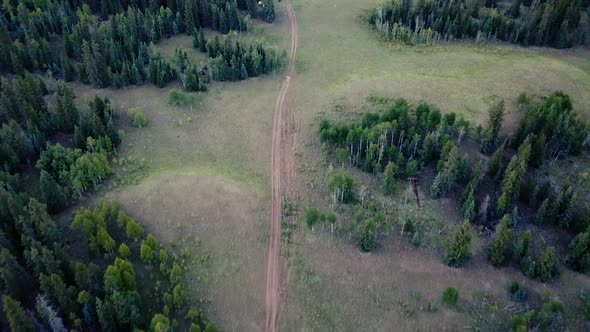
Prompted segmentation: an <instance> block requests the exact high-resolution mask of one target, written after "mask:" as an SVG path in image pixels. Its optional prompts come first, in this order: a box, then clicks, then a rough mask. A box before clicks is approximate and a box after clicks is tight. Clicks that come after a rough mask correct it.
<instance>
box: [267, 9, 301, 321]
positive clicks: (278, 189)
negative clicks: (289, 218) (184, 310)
mask: <svg viewBox="0 0 590 332" xmlns="http://www.w3.org/2000/svg"><path fill="white" fill-rule="evenodd" d="M287 19H288V24H289V30H290V34H291V50H290V52H289V62H288V64H287V68H286V70H285V76H284V78H283V81H282V84H281V90H280V92H279V96H278V97H277V101H276V104H275V108H274V115H273V126H272V149H271V165H272V166H271V183H272V210H271V218H270V219H271V220H270V241H269V248H268V266H267V271H266V329H265V330H266V331H267V332H275V331H277V330H278V328H279V313H280V309H281V296H282V294H281V291H282V289H284V287H282V282H281V262H280V258H281V257H280V256H281V217H282V202H283V197H284V196H286V197H289V196H292V195H293V194H294V185H293V182H294V159H293V152H294V151H293V149H294V141H295V140H294V137H293V134H294V133H293V130H291V128H292V126H293V123H292V122H293V120H294V116H293V107H288V106H287V105H286V104H285V100H286V99H287V95H288V93H289V84H290V82H291V75H292V72H293V65H294V62H295V55H296V52H297V21H296V19H295V12H294V11H293V7H292V0H287ZM291 106H293V105H291ZM290 198H292V197H290Z"/></svg>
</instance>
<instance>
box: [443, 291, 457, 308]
mask: <svg viewBox="0 0 590 332" xmlns="http://www.w3.org/2000/svg"><path fill="white" fill-rule="evenodd" d="M442 300H443V302H444V303H445V304H446V305H448V306H450V307H454V306H456V305H457V302H458V301H459V290H457V288H454V287H449V288H447V289H445V291H444V292H443V295H442Z"/></svg>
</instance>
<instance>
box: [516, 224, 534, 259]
mask: <svg viewBox="0 0 590 332" xmlns="http://www.w3.org/2000/svg"><path fill="white" fill-rule="evenodd" d="M532 239H533V234H532V233H531V231H530V230H528V231H526V232H524V233H523V234H522V236H521V237H520V238H518V241H517V242H516V246H515V247H514V255H513V257H514V259H515V260H516V261H517V262H520V261H521V260H522V259H523V258H525V257H526V256H527V255H528V252H529V247H530V245H531V241H532Z"/></svg>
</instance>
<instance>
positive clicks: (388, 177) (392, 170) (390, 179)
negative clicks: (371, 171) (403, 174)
mask: <svg viewBox="0 0 590 332" xmlns="http://www.w3.org/2000/svg"><path fill="white" fill-rule="evenodd" d="M346 151H348V150H346ZM383 176H384V180H385V181H384V184H383V191H384V192H385V194H386V195H391V194H393V193H394V191H395V187H396V185H395V183H396V180H397V178H398V176H399V170H398V167H397V166H396V165H395V164H394V163H393V162H391V161H390V162H389V163H388V164H387V166H385V171H384V172H383Z"/></svg>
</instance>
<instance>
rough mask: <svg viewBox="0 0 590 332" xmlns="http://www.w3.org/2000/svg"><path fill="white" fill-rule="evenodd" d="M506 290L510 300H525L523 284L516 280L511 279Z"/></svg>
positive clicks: (525, 293)
mask: <svg viewBox="0 0 590 332" xmlns="http://www.w3.org/2000/svg"><path fill="white" fill-rule="evenodd" d="M508 292H509V293H510V298H511V299H512V301H516V302H526V299H527V290H526V287H524V285H522V284H521V283H519V282H518V281H515V280H513V281H512V282H511V283H510V286H509V287H508Z"/></svg>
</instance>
